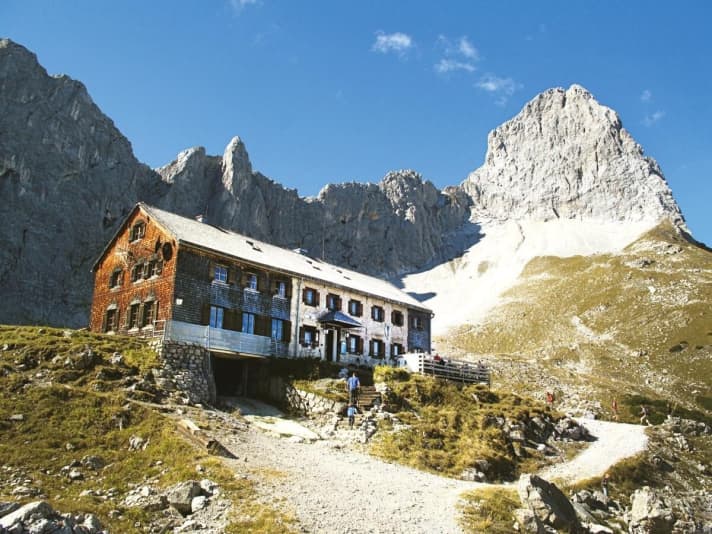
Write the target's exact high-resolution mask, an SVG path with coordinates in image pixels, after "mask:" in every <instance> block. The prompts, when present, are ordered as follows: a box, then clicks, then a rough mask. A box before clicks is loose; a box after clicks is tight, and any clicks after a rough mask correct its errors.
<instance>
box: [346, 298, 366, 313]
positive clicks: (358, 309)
mask: <svg viewBox="0 0 712 534" xmlns="http://www.w3.org/2000/svg"><path fill="white" fill-rule="evenodd" d="M349 314H351V315H353V316H354V317H361V316H362V315H363V305H362V304H361V302H359V301H358V300H354V299H351V300H349Z"/></svg>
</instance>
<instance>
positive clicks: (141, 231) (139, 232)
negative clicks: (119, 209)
mask: <svg viewBox="0 0 712 534" xmlns="http://www.w3.org/2000/svg"><path fill="white" fill-rule="evenodd" d="M144 235H146V223H145V222H143V221H137V222H136V223H135V224H134V225H133V226H132V227H131V234H130V236H129V241H138V240H139V239H141V238H143V236H144Z"/></svg>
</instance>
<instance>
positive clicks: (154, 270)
mask: <svg viewBox="0 0 712 534" xmlns="http://www.w3.org/2000/svg"><path fill="white" fill-rule="evenodd" d="M159 274H161V262H159V261H158V260H151V261H149V262H148V263H147V264H146V272H145V275H146V278H151V277H152V276H158V275H159Z"/></svg>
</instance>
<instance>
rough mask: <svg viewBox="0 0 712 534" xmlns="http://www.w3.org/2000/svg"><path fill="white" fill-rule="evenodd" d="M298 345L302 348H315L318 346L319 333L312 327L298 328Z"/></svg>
mask: <svg viewBox="0 0 712 534" xmlns="http://www.w3.org/2000/svg"><path fill="white" fill-rule="evenodd" d="M299 344H300V345H301V346H303V347H312V348H313V347H316V346H318V345H319V332H318V331H317V329H316V327H314V326H302V327H300V328H299Z"/></svg>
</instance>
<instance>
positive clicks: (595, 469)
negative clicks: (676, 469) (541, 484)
mask: <svg viewBox="0 0 712 534" xmlns="http://www.w3.org/2000/svg"><path fill="white" fill-rule="evenodd" d="M578 422H579V423H580V424H582V425H583V426H585V427H586V428H587V429H588V431H589V432H590V433H591V435H593V436H595V437H596V438H598V439H597V440H596V441H593V442H591V444H590V445H589V446H588V447H587V448H586V450H584V451H583V452H582V453H581V454H578V455H577V456H576V457H575V458H573V459H572V460H571V461H569V462H565V463H563V464H559V465H555V466H552V467H550V468H547V469H545V470H544V471H542V473H541V474H540V476H541V477H542V478H545V479H546V480H555V479H558V480H561V481H565V482H576V481H578V480H585V479H587V478H592V477H597V476H601V475H603V473H605V472H606V470H607V469H608V468H609V467H611V466H612V465H614V464H616V463H618V462H620V461H621V460H623V459H624V458H628V457H630V456H633V455H635V454H637V453H639V452H640V451H643V450H645V448H646V447H647V445H648V436H647V435H646V434H645V427H644V426H641V425H629V424H626V423H611V422H609V421H597V420H595V419H578Z"/></svg>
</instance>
